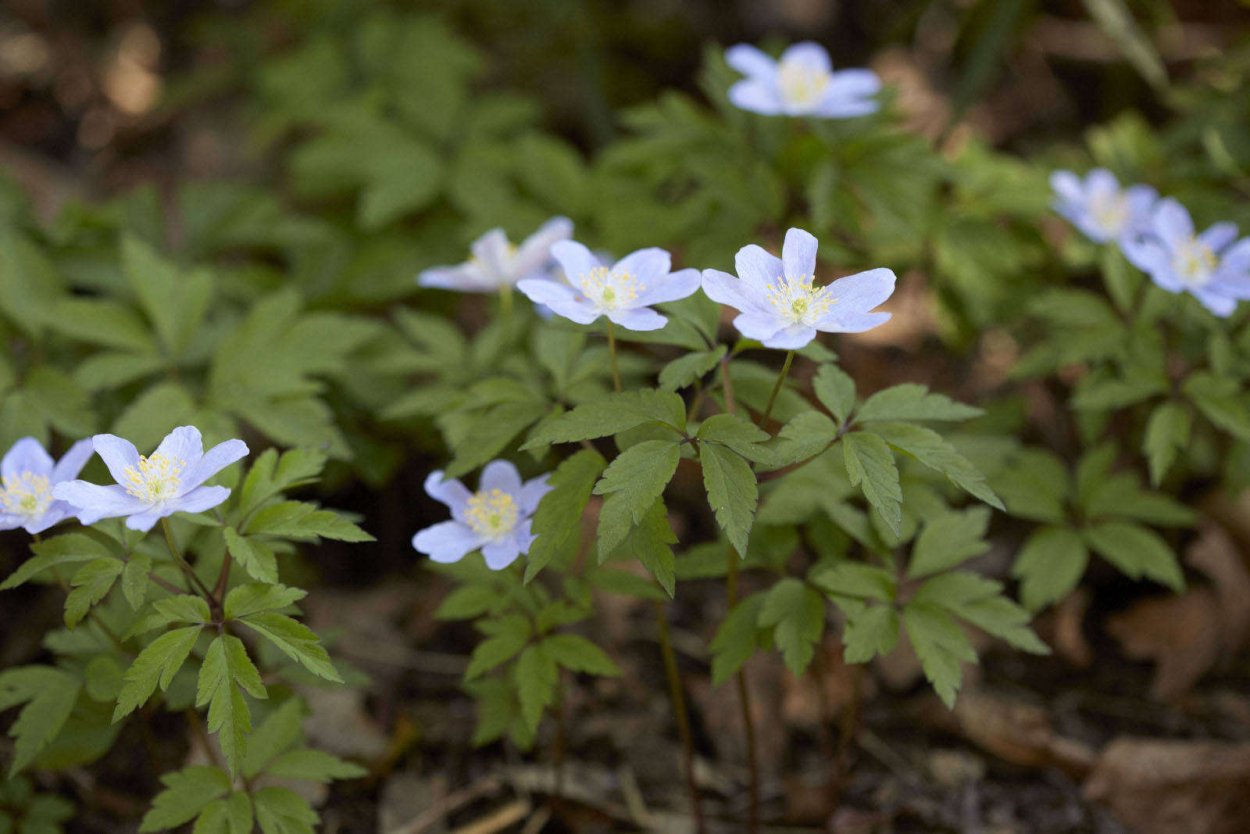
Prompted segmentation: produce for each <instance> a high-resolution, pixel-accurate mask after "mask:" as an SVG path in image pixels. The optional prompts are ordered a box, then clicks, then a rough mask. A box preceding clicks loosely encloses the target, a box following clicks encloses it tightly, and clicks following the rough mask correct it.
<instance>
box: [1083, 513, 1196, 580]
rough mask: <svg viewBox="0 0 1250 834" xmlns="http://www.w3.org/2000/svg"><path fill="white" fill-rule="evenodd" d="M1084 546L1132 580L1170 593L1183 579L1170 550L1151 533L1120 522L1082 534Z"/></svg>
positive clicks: (1174, 556) (1096, 526)
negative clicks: (1149, 581)
mask: <svg viewBox="0 0 1250 834" xmlns="http://www.w3.org/2000/svg"><path fill="white" fill-rule="evenodd" d="M1083 535H1084V538H1085V543H1086V544H1088V545H1089V546H1090V548H1092V549H1093V550H1094V551H1095V552H1097V553H1098V555H1099V556H1102V557H1103V558H1104V559H1106V560H1107V561H1108V562H1110V563H1111V564H1113V565H1115V566H1116V567H1117V568H1119V569H1120V571H1121V572H1123V573H1124V574H1125V575H1126V576H1130V577H1132V578H1133V579H1140V578H1141V577H1143V576H1144V577H1146V578H1147V579H1153V580H1155V581H1156V582H1158V583H1160V584H1162V585H1166V586H1167V587H1169V588H1171V589H1172V590H1174V591H1181V590H1183V589H1184V587H1185V577H1184V575H1183V574H1182V573H1181V568H1180V564H1179V563H1178V562H1177V560H1176V555H1175V554H1174V553H1173V552H1172V548H1171V547H1169V546H1168V543H1167V542H1166V541H1164V540H1163V537H1162V536H1160V535H1159V534H1158V533H1156V532H1154V531H1153V530H1149V529H1147V528H1145V527H1142V526H1140V525H1137V524H1129V523H1126V522H1123V521H1108V522H1104V523H1102V524H1097V525H1094V526H1092V527H1089V528H1087V529H1085V530H1084V531H1083Z"/></svg>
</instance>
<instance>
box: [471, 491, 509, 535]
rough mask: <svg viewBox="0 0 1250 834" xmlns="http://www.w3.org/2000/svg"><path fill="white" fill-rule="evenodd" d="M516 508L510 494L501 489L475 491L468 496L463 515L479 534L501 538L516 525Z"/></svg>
mask: <svg viewBox="0 0 1250 834" xmlns="http://www.w3.org/2000/svg"><path fill="white" fill-rule="evenodd" d="M517 515H518V508H517V504H516V501H514V500H513V499H512V496H511V495H509V494H508V493H506V492H504V491H503V490H502V489H492V490H484V491H481V492H475V493H473V495H472V496H470V497H469V501H468V509H467V510H465V513H464V517H465V520H466V521H467V522H468V523H469V527H470V528H471V529H472V530H473V532H474V533H477V534H478V535H479V536H485V537H486V538H489V539H499V538H503V537H504V536H506V535H507V534H509V533H511V532H512V528H513V527H516V522H517Z"/></svg>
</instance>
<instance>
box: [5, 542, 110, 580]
mask: <svg viewBox="0 0 1250 834" xmlns="http://www.w3.org/2000/svg"><path fill="white" fill-rule="evenodd" d="M31 550H32V551H33V552H34V554H35V555H34V556H33V557H31V558H30V559H27V560H26V561H25V562H23V563H22V564H21V565H20V566H19V567H18V569H17V570H15V571H13V573H12V574H11V575H10V576H9V578H8V579H6V580H4V582H3V583H0V591H7V590H9V589H10V588H16V587H18V586H19V585H23V584H25V583H26V582H29V581H30V580H31V579H32V578H34V577H36V576H38V575H39V574H41V573H43V572H44V571H46V570H50V569H52V568H55V567H58V566H60V565H69V564H75V563H79V562H92V561H97V560H101V559H108V558H110V557H112V555H113V554H112V552H111V551H110V550H109V549H108V548H107V547H106V546H105V545H104V544H102V543H101V542H99V541H97V540H96V539H94V538H92V537H91V536H88V535H87V534H85V533H68V534H66V535H63V536H57V537H56V538H52V539H48V540H46V541H42V542H36V543H35V544H33V545H31Z"/></svg>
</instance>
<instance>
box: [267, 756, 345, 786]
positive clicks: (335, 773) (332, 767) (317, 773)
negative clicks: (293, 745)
mask: <svg viewBox="0 0 1250 834" xmlns="http://www.w3.org/2000/svg"><path fill="white" fill-rule="evenodd" d="M265 773H266V774H267V775H269V776H272V777H273V778H275V779H299V780H302V781H305V782H321V783H326V782H332V781H334V780H335V779H359V778H361V777H362V776H367V775H368V773H369V771H367V770H365V769H364V768H363V767H361V766H360V765H356V764H352V763H351V762H346V761H343V760H342V759H340V758H339V757H338V756H332V755H330V754H329V753H325V752H322V751H321V750H290V751H288V752H286V753H283V754H282V755H280V756H278V757H277V758H275V759H274V760H273V761H272V762H271V763H270V764H269V766H268V767H266V768H265Z"/></svg>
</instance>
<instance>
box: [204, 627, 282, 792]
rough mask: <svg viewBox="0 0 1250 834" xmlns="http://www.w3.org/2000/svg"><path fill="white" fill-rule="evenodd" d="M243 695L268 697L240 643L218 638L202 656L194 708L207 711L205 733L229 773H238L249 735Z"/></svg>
mask: <svg viewBox="0 0 1250 834" xmlns="http://www.w3.org/2000/svg"><path fill="white" fill-rule="evenodd" d="M244 692H247V694H249V695H251V696H252V697H253V698H267V697H269V693H268V691H267V690H266V689H265V684H264V683H263V682H262V681H261V679H260V672H258V671H257V669H256V666H255V664H253V663H252V660H251V658H249V657H248V656H247V648H246V647H245V646H244V645H243V641H242V640H240V639H239V638H237V637H234V636H233V635H229V634H222V635H220V636H218V637H217V638H216V639H215V640H214V641H213V643H212V645H211V646H209V647H208V652H207V653H206V654H205V655H204V663H203V665H202V666H200V677H199V685H198V686H197V688H196V693H195V705H196V706H197V707H204V706H207V707H208V731H209V732H210V733H216V734H217V740H218V744H219V745H220V746H221V752H222V754H223V755H224V756H225V757H226V763H227V764H228V765H229V767H230V770H231V772H232V773H237V772H238V770H239V766H240V764H241V763H242V761H243V757H244V755H245V754H246V752H247V735H248V733H250V732H251V731H252V717H251V711H250V710H249V709H248V706H247V701H246V700H244V698H243V693H244Z"/></svg>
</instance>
